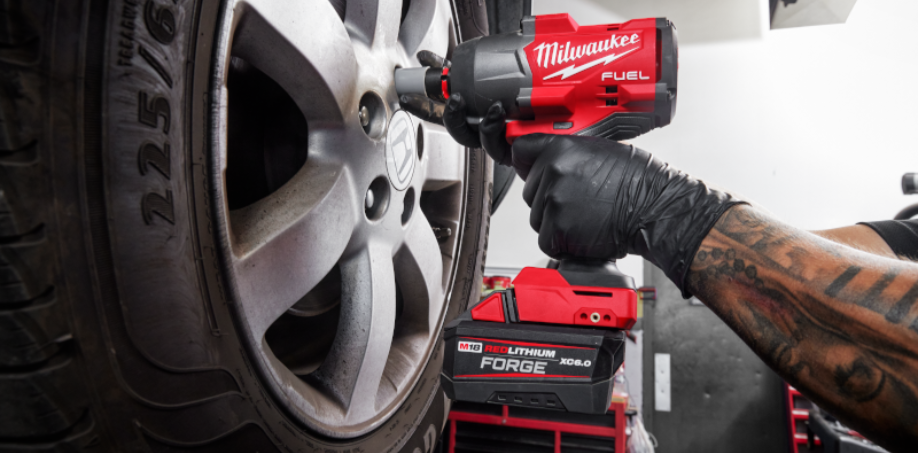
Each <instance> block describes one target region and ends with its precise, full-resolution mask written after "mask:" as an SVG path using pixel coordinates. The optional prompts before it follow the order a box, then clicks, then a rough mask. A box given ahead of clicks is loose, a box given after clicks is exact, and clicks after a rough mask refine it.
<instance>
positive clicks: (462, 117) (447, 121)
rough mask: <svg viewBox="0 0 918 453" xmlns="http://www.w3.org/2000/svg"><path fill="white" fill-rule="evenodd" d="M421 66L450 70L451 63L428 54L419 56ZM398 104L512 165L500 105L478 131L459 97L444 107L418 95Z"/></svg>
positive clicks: (401, 98) (403, 97) (405, 97)
mask: <svg viewBox="0 0 918 453" xmlns="http://www.w3.org/2000/svg"><path fill="white" fill-rule="evenodd" d="M417 57H418V62H420V63H421V65H422V66H429V67H431V68H437V69H440V68H444V67H446V68H448V67H449V66H450V61H449V60H447V59H445V58H443V57H441V56H439V55H437V54H435V53H433V52H431V51H429V50H422V51H420V52H418V54H417ZM398 103H399V105H400V106H401V108H402V110H405V111H406V112H408V113H410V114H412V115H414V116H416V117H418V118H420V119H422V120H424V121H429V122H431V123H436V124H442V125H443V126H444V127H446V130H447V131H448V132H449V134H450V135H451V136H452V137H453V139H454V140H456V141H457V142H459V144H460V145H462V146H467V147H469V148H484V150H485V151H487V152H488V155H489V156H491V158H492V159H494V161H495V162H497V163H499V164H502V165H506V166H509V165H510V143H507V136H506V133H505V129H506V128H507V123H506V118H507V114H506V112H505V111H504V107H503V106H502V105H501V104H500V102H496V103H494V105H492V106H491V108H490V109H488V113H487V114H486V115H485V117H484V118H482V119H481V122H480V123H479V124H478V131H477V132H476V131H475V129H474V128H472V127H471V126H469V123H468V119H467V116H468V115H467V113H466V111H465V107H466V104H465V101H464V100H463V99H462V96H460V95H459V94H458V93H456V94H454V95H452V96H450V97H449V99H447V100H446V104H445V105H444V104H443V103H442V102H438V101H435V100H433V99H430V98H428V97H427V96H422V95H419V94H403V95H401V96H399V98H398Z"/></svg>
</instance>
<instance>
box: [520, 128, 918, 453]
mask: <svg viewBox="0 0 918 453" xmlns="http://www.w3.org/2000/svg"><path fill="white" fill-rule="evenodd" d="M512 163H513V166H514V168H515V169H516V171H517V173H519V175H520V176H521V177H522V178H523V179H525V180H526V185H525V187H524V188H523V199H524V200H525V201H526V203H527V204H529V206H530V207H531V208H532V210H531V211H530V216H529V222H530V225H531V226H532V228H533V229H534V230H535V231H538V232H539V247H540V248H541V249H542V251H543V252H545V253H546V254H548V255H549V256H551V257H553V258H568V257H579V258H594V259H609V258H620V257H622V256H624V255H625V254H626V253H632V254H640V255H641V256H643V257H644V258H645V259H647V260H648V261H650V262H651V263H653V264H655V265H656V266H658V267H659V268H660V269H662V270H663V272H664V273H665V274H666V276H667V277H668V278H669V279H670V280H672V281H673V282H674V283H675V284H676V285H677V286H678V287H679V289H680V290H682V291H683V295H688V294H695V295H696V296H698V298H700V299H701V300H703V301H705V303H707V305H708V306H709V307H711V309H712V310H713V311H714V312H715V313H717V314H718V316H720V317H721V318H722V319H723V320H724V321H726V322H727V324H728V325H730V326H731V327H732V328H733V329H734V330H735V331H736V332H737V333H739V335H740V337H742V338H743V340H745V341H746V343H748V344H749V345H750V346H751V347H752V349H753V350H755V352H756V353H757V354H758V355H759V356H760V357H762V358H763V359H764V360H765V361H766V362H767V363H768V364H769V365H770V366H771V367H772V368H774V369H775V370H777V371H778V373H779V374H781V375H782V376H783V377H784V378H785V379H787V381H788V382H790V383H791V384H793V385H794V386H795V387H797V388H798V389H800V390H801V391H802V392H803V393H804V394H806V395H807V396H808V397H810V398H811V399H812V400H813V401H814V402H816V403H817V404H819V405H820V406H822V407H823V408H825V409H827V410H828V411H830V412H832V413H833V414H835V415H836V416H838V417H839V418H840V419H841V420H843V421H844V422H846V423H847V424H849V425H850V426H851V427H853V428H855V429H857V430H858V431H860V432H862V433H863V434H864V435H866V436H868V437H870V438H872V439H876V440H877V442H878V443H879V444H881V445H883V446H885V447H887V448H890V449H892V450H894V451H906V449H908V448H909V447H911V449H910V451H912V452H914V451H915V450H916V449H915V446H916V445H918V303H916V302H918V264H916V263H912V262H908V261H899V260H895V259H893V257H894V255H893V256H892V257H883V256H880V255H882V254H883V253H880V254H871V253H865V252H863V251H859V250H856V249H855V248H851V247H846V246H843V245H841V244H839V243H837V242H831V241H829V240H826V239H823V238H822V237H819V236H817V235H814V234H812V233H808V232H806V231H803V230H798V229H795V228H793V227H790V226H786V225H783V224H781V223H780V222H777V221H775V220H772V219H769V218H768V217H766V216H765V215H763V214H761V213H760V212H758V211H756V209H755V208H753V207H750V206H746V205H744V204H743V202H742V201H741V200H738V199H736V198H735V197H733V196H731V195H729V194H727V193H723V192H720V191H717V190H714V189H711V188H709V187H708V186H707V185H705V184H704V183H703V182H702V181H700V180H698V179H695V178H692V177H691V176H689V175H687V174H685V173H683V172H681V171H678V170H676V169H674V168H672V167H671V166H669V165H668V164H666V163H665V162H662V161H660V160H659V159H656V158H654V157H653V156H652V155H651V154H650V153H647V152H645V151H643V150H640V149H638V148H635V147H633V146H630V145H626V144H622V143H617V142H612V141H608V140H605V139H601V138H595V137H578V136H566V135H542V134H530V135H526V136H523V137H520V138H518V139H516V140H515V141H514V142H513V148H512ZM872 227H874V229H876V227H877V225H872ZM881 227H882V225H881ZM855 230H859V232H860V233H864V232H863V231H862V230H861V229H860V228H857V227H856V228H854V229H852V230H850V231H849V232H854V231H855ZM909 231H911V229H910V230H909ZM827 234H828V233H827ZM828 235H829V236H831V237H833V240H838V241H840V242H844V241H845V240H850V239H852V237H851V235H848V236H846V235H844V234H841V235H840V234H839V232H837V231H836V232H834V234H828ZM867 237H870V236H869V235H868V236H867ZM915 237H916V238H918V225H916V228H915ZM874 239H875V238H874ZM848 243H850V244H852V245H853V244H856V243H857V241H853V242H852V241H849V242H848ZM893 249H895V248H894V247H893ZM880 250H881V251H882V248H880ZM874 252H875V251H874ZM886 256H890V255H889V254H887V255H886Z"/></svg>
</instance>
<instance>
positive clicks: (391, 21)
mask: <svg viewBox="0 0 918 453" xmlns="http://www.w3.org/2000/svg"><path fill="white" fill-rule="evenodd" d="M344 14H345V16H344V22H345V24H346V25H347V28H348V29H349V30H350V31H351V33H353V34H354V35H356V36H357V37H358V38H359V39H360V40H361V41H363V42H365V43H367V44H368V45H370V46H371V47H374V48H389V47H392V46H393V45H394V44H395V42H396V41H397V40H398V28H399V22H401V16H402V0H348V2H347V9H346V10H345V13H344Z"/></svg>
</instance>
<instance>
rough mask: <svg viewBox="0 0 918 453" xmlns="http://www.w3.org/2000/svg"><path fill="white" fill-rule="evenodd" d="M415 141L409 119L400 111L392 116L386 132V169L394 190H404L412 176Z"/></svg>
mask: <svg viewBox="0 0 918 453" xmlns="http://www.w3.org/2000/svg"><path fill="white" fill-rule="evenodd" d="M416 147H417V140H415V137H414V124H413V123H412V122H411V117H410V116H408V114H407V113H405V112H404V111H402V110H398V111H396V112H395V114H394V115H392V119H391V120H390V121H389V129H388V130H387V131H386V168H387V169H388V171H389V182H390V183H391V184H392V187H394V188H395V190H405V188H406V187H408V184H409V183H410V182H411V176H412V175H413V174H414V162H415V156H416V155H417V149H416Z"/></svg>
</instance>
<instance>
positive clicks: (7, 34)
mask: <svg viewBox="0 0 918 453" xmlns="http://www.w3.org/2000/svg"><path fill="white" fill-rule="evenodd" d="M407 3H408V0H406V4H407ZM225 7H226V2H219V1H195V0H175V1H166V0H111V1H104V0H85V1H50V0H48V1H32V0H28V1H27V0H10V1H8V2H6V7H5V9H4V10H3V11H2V12H0V44H2V45H0V259H2V263H0V266H2V271H3V272H2V279H3V284H2V286H0V408H2V410H0V451H49V452H50V451H61V452H63V451H157V452H158V451H163V452H165V451H169V452H175V451H195V452H207V451H213V452H225V451H251V452H255V451H258V452H262V453H264V452H274V451H278V452H280V451H322V452H342V453H343V452H376V451H380V452H381V451H408V452H428V451H431V450H432V449H433V447H434V444H435V443H436V440H437V438H438V437H439V433H440V432H441V430H442V428H443V426H444V423H445V421H446V414H447V411H448V409H449V401H448V400H447V399H446V397H445V396H444V394H443V392H442V390H440V388H439V372H440V367H441V363H442V356H443V354H442V342H441V341H440V339H439V338H436V340H435V343H433V344H435V345H436V346H435V347H433V348H432V349H431V350H430V351H429V353H428V355H427V357H426V359H425V360H424V364H423V365H424V366H423V367H422V369H421V370H420V371H419V374H418V376H417V377H416V378H415V379H414V380H413V381H412V382H413V384H412V385H411V386H410V388H409V389H408V390H406V392H407V396H405V397H404V398H403V399H402V400H400V401H402V402H401V403H399V404H398V405H397V407H395V408H394V409H393V410H392V411H391V413H390V414H388V415H387V416H386V417H385V419H384V420H382V421H381V422H379V424H378V425H373V426H372V429H370V430H368V431H366V432H361V433H360V434H359V435H354V436H336V435H334V433H332V435H330V434H329V433H328V432H322V431H321V430H317V429H315V428H314V427H312V426H310V425H309V423H304V422H303V421H302V420H301V419H300V418H298V417H297V416H296V414H294V413H293V410H292V409H291V408H290V407H288V406H287V405H286V403H285V401H284V398H283V395H282V394H281V393H279V391H278V390H277V389H276V388H274V387H273V386H272V384H271V382H269V381H270V380H271V379H270V378H269V377H267V376H266V374H265V372H264V370H263V369H262V368H261V367H260V366H259V363H257V360H259V359H258V358H257V357H256V355H255V354H254V353H253V350H252V346H251V345H250V344H248V343H246V341H245V339H244V333H243V330H244V328H243V324H244V323H243V322H241V321H240V319H239V315H238V310H237V309H238V305H239V304H241V303H242V302H240V301H239V300H237V299H236V298H235V294H237V293H236V292H234V289H233V285H234V281H233V276H232V275H230V273H229V272H228V270H227V269H228V268H227V266H228V265H227V261H228V259H229V258H227V256H226V253H227V252H226V251H225V248H224V247H223V246H222V245H221V241H222V240H224V239H225V238H224V237H223V236H222V234H223V232H225V231H226V228H227V226H226V225H225V224H224V219H221V218H220V217H219V215H218V213H219V212H220V209H218V208H219V206H217V205H218V204H220V203H223V202H224V201H225V200H223V199H222V198H221V197H222V196H224V195H225V192H224V188H223V187H215V186H214V183H215V181H218V180H219V178H217V176H216V175H215V172H219V169H215V167H214V166H213V165H212V164H213V160H212V157H211V156H210V155H209V151H208V150H209V149H211V147H212V146H214V144H213V141H214V135H213V133H214V131H215V130H216V131H218V132H219V130H220V127H219V126H220V125H219V124H218V123H219V118H220V116H219V115H220V112H218V111H216V110H217V108H216V106H218V105H219V99H214V97H213V96H214V93H215V90H214V80H215V77H219V76H220V75H219V74H216V75H215V74H214V73H213V70H214V64H213V59H214V55H215V54H216V53H218V52H219V49H218V48H217V47H218V43H217V37H218V35H219V34H220V33H221V30H225V27H227V26H228V25H227V24H225V23H222V22H221V20H222V18H225V17H226V16H225V15H223V14H222V13H221V11H223V9H224V8H225ZM450 7H451V8H452V11H451V13H452V18H453V22H454V24H455V35H456V36H455V40H456V41H459V40H463V39H471V38H474V37H476V36H481V35H483V34H486V33H487V20H486V15H485V11H484V7H483V6H482V5H481V4H480V2H474V1H470V0H457V1H456V2H454V3H451V4H450ZM215 125H216V126H215ZM464 168H465V171H466V173H465V176H464V183H463V184H464V186H463V187H464V192H463V193H462V194H461V198H462V199H463V200H464V204H463V207H462V211H461V219H460V221H459V222H458V223H457V224H458V225H461V229H460V230H459V231H454V232H453V233H454V234H455V236H456V246H455V247H456V249H455V250H456V254H455V257H453V258H452V259H453V260H454V262H453V264H452V265H453V266H454V269H455V271H454V272H453V273H452V274H451V280H450V281H451V283H450V286H449V289H450V290H449V292H448V294H447V297H446V303H447V305H445V308H444V311H443V317H442V320H441V321H440V323H441V324H439V325H442V322H443V321H445V320H448V319H451V318H453V317H455V316H457V315H458V314H459V313H460V312H462V311H463V310H465V309H466V308H467V305H468V303H469V302H470V301H473V300H477V299H478V297H479V296H480V291H481V274H482V269H483V265H484V260H485V253H486V249H487V233H488V222H489V216H490V206H491V190H492V176H491V175H492V163H491V160H490V159H489V158H488V157H487V155H486V154H485V153H484V152H483V151H482V150H480V149H470V150H468V151H467V157H466V158H465V167H464ZM215 178H217V179H215ZM223 245H225V244H223ZM405 297H410V296H405Z"/></svg>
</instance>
